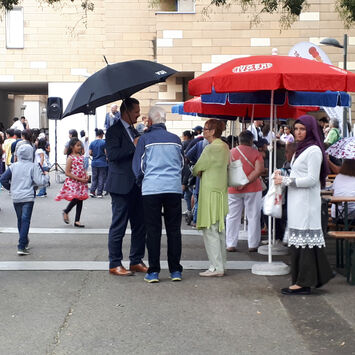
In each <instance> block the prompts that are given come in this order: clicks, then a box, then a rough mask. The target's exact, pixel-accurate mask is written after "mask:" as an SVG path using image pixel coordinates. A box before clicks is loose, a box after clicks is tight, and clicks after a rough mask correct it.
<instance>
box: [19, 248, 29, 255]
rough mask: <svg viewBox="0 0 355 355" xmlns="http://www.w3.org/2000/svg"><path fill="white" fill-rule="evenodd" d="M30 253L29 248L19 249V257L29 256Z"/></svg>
mask: <svg viewBox="0 0 355 355" xmlns="http://www.w3.org/2000/svg"><path fill="white" fill-rule="evenodd" d="M29 254H30V252H29V250H28V249H27V248H25V249H17V255H29Z"/></svg>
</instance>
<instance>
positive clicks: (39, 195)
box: [36, 194, 47, 197]
mask: <svg viewBox="0 0 355 355" xmlns="http://www.w3.org/2000/svg"><path fill="white" fill-rule="evenodd" d="M36 197H47V194H38V195H37V196H36Z"/></svg>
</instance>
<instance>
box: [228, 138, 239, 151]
mask: <svg viewBox="0 0 355 355" xmlns="http://www.w3.org/2000/svg"><path fill="white" fill-rule="evenodd" d="M227 141H228V145H229V149H232V148H234V147H236V146H237V145H238V137H237V136H232V135H229V136H228V137H227ZM232 141H233V144H232Z"/></svg>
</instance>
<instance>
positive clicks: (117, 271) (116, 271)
mask: <svg viewBox="0 0 355 355" xmlns="http://www.w3.org/2000/svg"><path fill="white" fill-rule="evenodd" d="M109 271H110V274H113V275H117V276H132V275H133V274H134V273H133V272H132V271H129V270H127V269H126V268H125V267H123V266H117V267H114V268H112V269H110V270H109Z"/></svg>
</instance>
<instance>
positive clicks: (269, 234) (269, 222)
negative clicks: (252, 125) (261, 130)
mask: <svg viewBox="0 0 355 355" xmlns="http://www.w3.org/2000/svg"><path fill="white" fill-rule="evenodd" d="M273 120H274V90H271V103H270V132H272V131H273ZM272 151H273V147H272V144H271V150H270V151H269V182H270V181H271V172H272ZM271 234H272V218H271V216H268V242H269V245H268V262H269V263H272V245H271V237H272V235H271Z"/></svg>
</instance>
